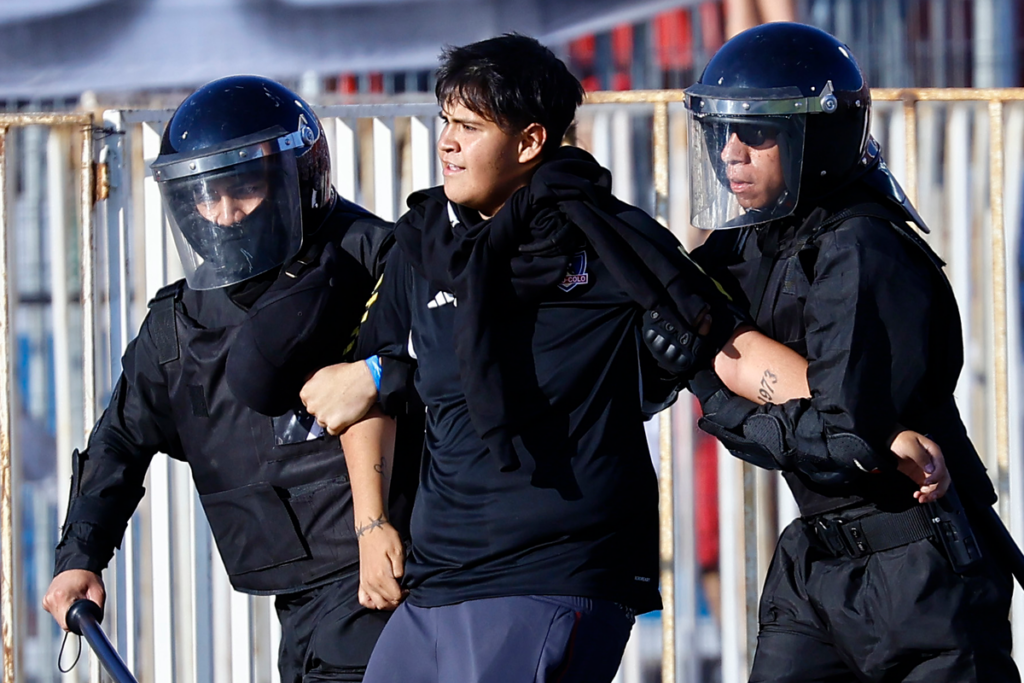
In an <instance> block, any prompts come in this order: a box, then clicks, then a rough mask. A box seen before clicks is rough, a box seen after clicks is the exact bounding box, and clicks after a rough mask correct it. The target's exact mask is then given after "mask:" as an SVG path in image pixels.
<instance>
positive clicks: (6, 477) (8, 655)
mask: <svg viewBox="0 0 1024 683" xmlns="http://www.w3.org/2000/svg"><path fill="white" fill-rule="evenodd" d="M6 143H7V128H0V268H2V269H3V277H0V344H2V345H3V348H0V533H2V536H3V538H2V542H0V555H2V557H0V566H2V577H0V581H2V584H3V585H2V588H3V591H2V596H0V619H2V620H3V629H2V639H3V647H4V683H14V655H15V653H14V528H13V526H12V525H13V521H14V520H13V517H12V509H13V508H12V505H13V503H12V500H11V428H12V424H11V357H10V348H11V343H10V339H11V320H10V307H9V300H8V297H9V296H10V287H9V285H10V284H11V283H9V282H8V281H7V265H8V263H7V259H8V254H7V192H6V188H7V155H6Z"/></svg>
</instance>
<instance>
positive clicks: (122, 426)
mask: <svg viewBox="0 0 1024 683" xmlns="http://www.w3.org/2000/svg"><path fill="white" fill-rule="evenodd" d="M149 320H150V318H147V319H146V321H145V322H143V326H142V330H141V332H140V333H139V336H138V337H137V338H136V339H134V340H133V341H132V342H131V343H129V344H128V348H127V349H126V350H125V353H124V356H123V357H122V359H121V363H122V372H121V376H120V377H119V378H118V381H117V384H116V385H115V387H114V391H113V394H112V395H111V398H110V404H109V405H108V406H107V409H106V410H105V411H104V412H103V415H102V416H101V417H100V419H99V421H98V422H97V423H96V426H95V428H94V429H93V431H92V435H91V436H90V437H89V445H88V447H87V448H86V450H85V451H83V452H82V453H78V452H77V451H76V452H75V454H74V456H73V464H72V475H71V496H70V501H69V503H68V512H67V519H66V521H65V524H64V529H63V533H62V535H61V539H60V542H59V543H58V544H57V549H56V557H55V568H54V573H55V574H58V573H60V572H62V571H65V570H67V569H88V570H90V571H93V572H96V573H99V572H101V571H102V570H103V569H104V568H105V567H106V566H107V563H108V562H109V561H110V558H111V557H112V556H113V554H114V548H115V547H120V545H121V539H122V538H123V536H124V531H125V528H126V527H127V525H128V520H129V519H131V516H132V513H133V512H134V511H135V508H136V506H137V505H138V504H139V501H140V500H141V499H142V496H143V494H144V493H145V488H144V487H143V481H144V479H145V477H146V470H147V469H148V468H149V463H150V461H151V460H152V457H153V454H154V453H156V452H164V453H168V454H169V455H172V456H176V457H180V453H181V447H180V443H179V442H178V439H177V433H176V431H175V429H174V425H173V422H172V419H171V410H170V403H169V400H168V395H167V386H166V383H165V380H164V378H163V373H162V372H161V371H160V367H159V365H158V364H157V362H156V350H155V346H154V344H153V340H152V336H151V333H150V327H149V324H148V323H149Z"/></svg>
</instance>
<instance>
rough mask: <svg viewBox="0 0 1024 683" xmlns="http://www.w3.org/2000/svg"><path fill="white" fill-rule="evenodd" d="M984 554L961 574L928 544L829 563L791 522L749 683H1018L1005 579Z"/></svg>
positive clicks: (821, 548) (768, 591) (805, 526)
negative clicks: (974, 564) (1011, 655)
mask: <svg viewBox="0 0 1024 683" xmlns="http://www.w3.org/2000/svg"><path fill="white" fill-rule="evenodd" d="M979 542H981V539H979ZM985 550H987V549H985V548H984V547H983V554H984V560H983V562H982V563H981V564H980V566H978V567H977V568H975V569H972V570H971V571H970V572H969V573H965V574H957V573H955V572H954V571H953V569H952V567H951V566H950V564H949V560H947V559H946V556H945V554H944V553H943V551H942V550H941V549H940V548H939V547H938V546H937V545H936V544H935V542H933V541H932V540H931V539H924V540H920V541H916V542H914V543H910V544H908V545H905V546H902V547H898V548H893V549H891V550H886V551H882V552H877V553H872V554H869V555H865V556H863V557H857V558H854V557H835V556H834V555H833V554H832V553H831V552H830V551H829V550H828V549H827V547H826V546H825V545H824V544H823V543H822V542H821V541H820V540H819V539H818V538H817V536H816V535H815V533H814V531H813V529H812V527H811V525H810V524H809V523H808V522H806V521H804V520H802V519H798V520H796V521H795V522H793V523H792V524H790V525H789V526H788V527H787V528H786V529H785V531H784V532H783V534H782V537H781V538H780V539H779V544H778V547H777V548H776V551H775V556H774V558H773V559H772V564H771V567H770V568H769V570H768V578H767V579H766V581H765V586H764V593H763V597H762V599H761V608H760V624H761V628H760V633H759V635H758V639H757V652H756V654H755V656H754V666H753V670H752V672H751V676H750V681H751V683H755V682H756V683H761V682H764V683H767V682H768V681H771V682H772V683H810V682H812V681H813V682H815V683H839V682H843V683H845V682H847V681H849V682H854V681H874V682H879V683H882V682H885V683H889V682H890V681H907V682H909V681H915V682H916V681H922V682H923V681H928V683H952V682H954V681H956V682H957V683H968V682H971V683H975V682H976V683H1017V682H1019V681H1020V677H1019V675H1018V673H1017V669H1016V667H1015V666H1014V664H1013V660H1012V659H1011V657H1010V624H1009V621H1008V620H1007V615H1008V613H1009V609H1010V597H1011V595H1012V592H1013V585H1012V579H1011V577H1010V574H1009V573H1008V572H1005V571H1003V570H1001V569H999V568H998V567H997V566H996V565H995V563H994V562H993V561H992V554H991V553H990V552H985Z"/></svg>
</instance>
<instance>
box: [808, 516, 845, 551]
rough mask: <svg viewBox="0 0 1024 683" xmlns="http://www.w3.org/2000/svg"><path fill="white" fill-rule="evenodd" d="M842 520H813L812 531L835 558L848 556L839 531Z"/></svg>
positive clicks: (821, 518) (820, 518)
mask: <svg viewBox="0 0 1024 683" xmlns="http://www.w3.org/2000/svg"><path fill="white" fill-rule="evenodd" d="M841 525H842V520H839V519H834V520H829V519H825V518H823V517H819V518H818V519H816V520H814V531H815V535H817V537H818V539H819V540H820V541H821V542H822V543H824V544H825V547H827V548H828V550H829V552H830V553H832V554H833V555H835V556H836V557H842V556H843V555H847V554H849V552H850V551H849V548H847V547H846V543H845V542H844V539H843V534H842V532H841V531H840V526H841Z"/></svg>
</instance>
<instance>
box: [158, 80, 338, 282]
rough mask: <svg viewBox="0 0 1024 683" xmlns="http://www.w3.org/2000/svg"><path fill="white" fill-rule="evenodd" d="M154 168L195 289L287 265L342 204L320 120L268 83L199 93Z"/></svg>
mask: <svg viewBox="0 0 1024 683" xmlns="http://www.w3.org/2000/svg"><path fill="white" fill-rule="evenodd" d="M152 168H153V176H154V178H155V179H156V181H157V183H158V184H159V186H160V191H161V194H162V196H163V199H164V207H165V209H166V211H167V214H168V217H169V219H170V224H171V228H172V232H173V234H174V238H175V243H176V245H177V247H178V254H179V255H180V256H181V261H182V266H183V267H184V270H185V277H186V280H187V281H188V284H189V286H190V287H192V288H193V289H214V288H217V287H225V286H227V285H232V284H235V283H238V282H242V281H243V280H248V279H249V278H252V277H255V276H256V275H259V274H261V273H264V272H267V271H268V270H271V269H272V268H274V267H276V266H279V265H281V264H282V263H284V262H286V261H287V260H288V259H290V258H291V257H292V256H294V255H295V254H296V253H297V252H298V251H299V248H300V247H301V245H302V239H303V235H304V234H311V233H312V232H314V231H316V229H317V228H318V227H319V226H320V224H321V223H322V222H323V219H324V217H325V216H326V214H327V212H328V211H329V210H330V205H331V203H332V201H333V194H332V190H331V183H330V175H331V164H330V156H329V152H328V149H327V141H326V139H325V136H324V135H323V130H322V127H321V125H320V121H319V120H318V119H317V117H316V114H314V113H313V110H312V109H311V108H310V106H309V105H308V104H307V103H306V102H305V101H303V100H302V98H300V97H299V96H298V95H296V94H295V93H293V92H292V91H291V90H289V89H287V88H285V87H284V86H282V85H281V84H280V83H276V82H274V81H272V80H270V79H267V78H263V77H260V76H230V77H228V78H222V79H219V80H216V81H212V82H210V83H207V84H206V85H204V86H202V87H201V88H199V89H198V90H196V91H195V92H194V93H192V94H191V95H189V96H188V97H187V98H186V99H185V101H184V102H182V103H181V104H180V105H179V106H178V109H177V110H176V111H175V112H174V114H173V115H172V116H171V119H170V121H169V122H168V123H167V127H166V128H165V129H164V135H163V139H162V140H161V144H160V155H159V156H158V157H157V158H156V161H154V162H153V165H152Z"/></svg>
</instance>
